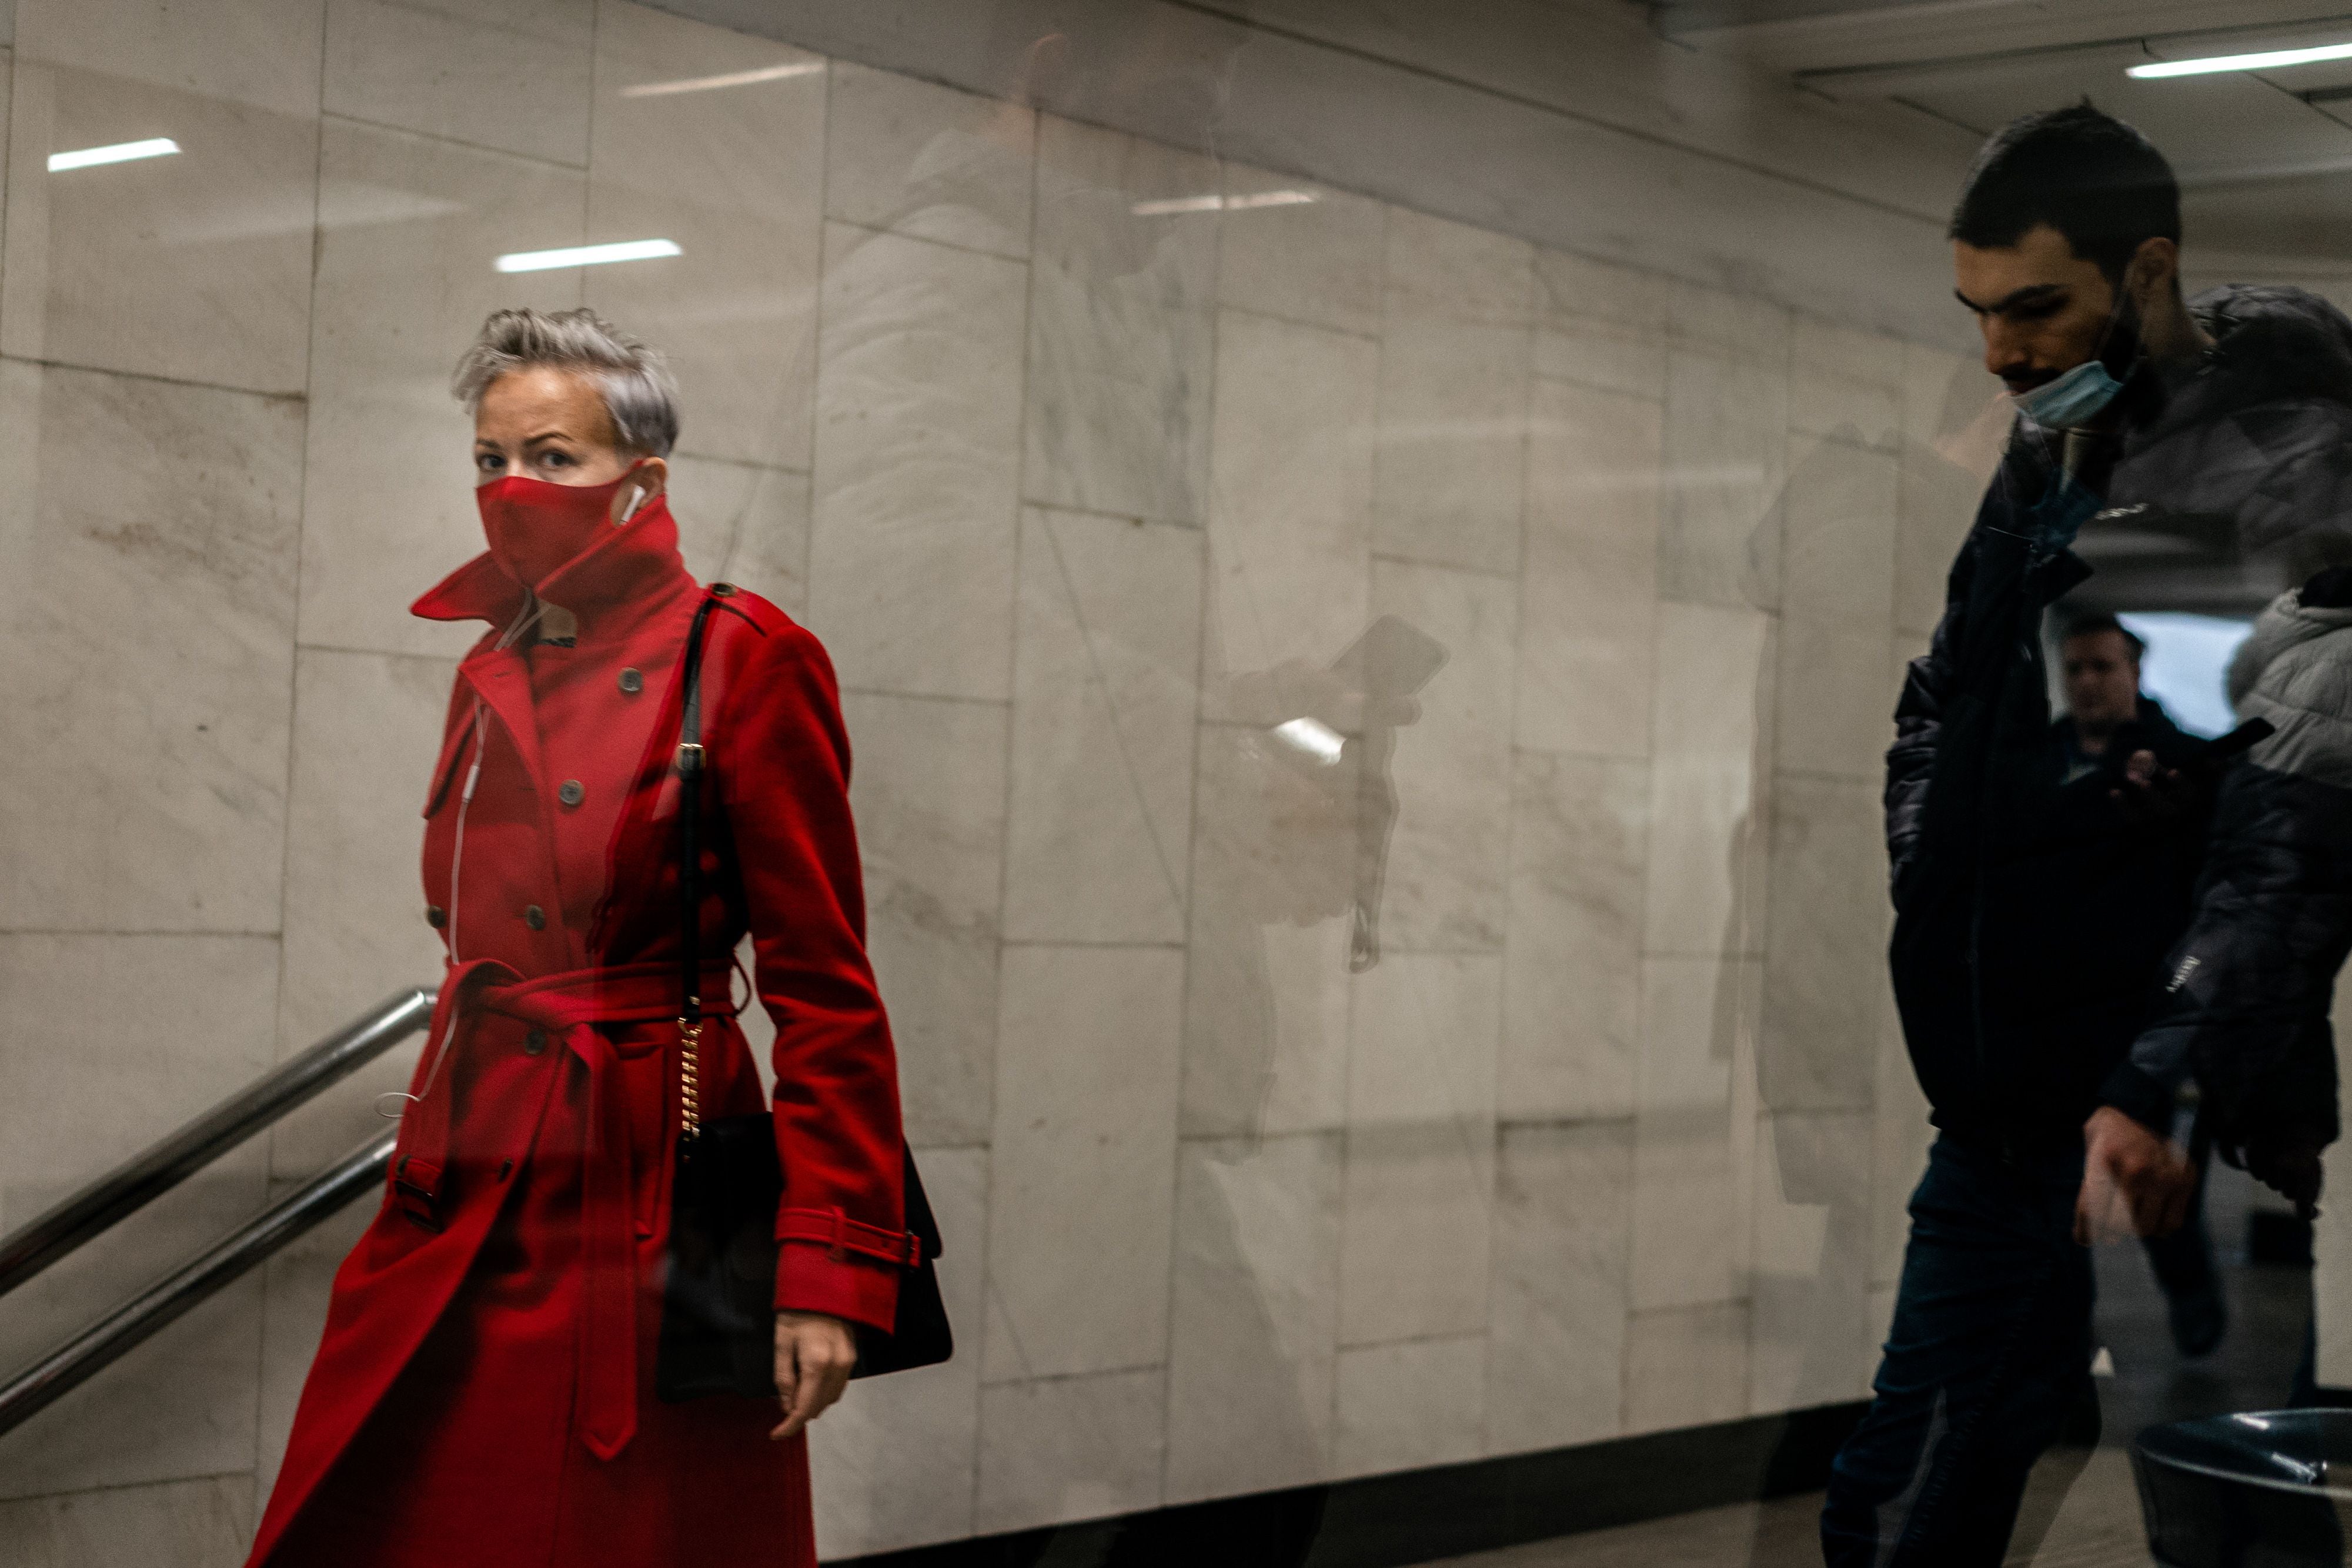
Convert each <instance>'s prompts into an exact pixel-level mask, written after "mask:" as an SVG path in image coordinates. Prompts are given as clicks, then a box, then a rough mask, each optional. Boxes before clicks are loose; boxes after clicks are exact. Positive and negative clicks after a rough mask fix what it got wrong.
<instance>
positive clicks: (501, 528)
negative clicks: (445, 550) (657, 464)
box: [474, 465, 636, 588]
mask: <svg viewBox="0 0 2352 1568" xmlns="http://www.w3.org/2000/svg"><path fill="white" fill-rule="evenodd" d="M635 473H636V468H635V465H632V466H631V467H630V469H629V472H628V473H626V474H624V475H622V476H620V477H619V478H617V479H615V480H614V481H613V482H612V483H611V484H609V485H551V484H549V483H548V482H547V481H546V480H544V479H527V478H525V477H523V476H521V475H520V474H509V475H508V476H506V477H505V478H503V479H493V480H491V481H490V482H489V483H488V484H487V485H478V486H475V487H474V505H475V506H476V507H479V508H480V510H481V514H482V534H483V537H484V538H488V540H489V543H490V555H491V558H492V559H495V560H496V561H497V562H498V563H499V570H501V571H503V572H505V573H506V574H507V575H508V576H509V577H511V578H513V579H514V580H516V581H517V582H519V583H520V584H522V586H524V587H525V588H537V587H538V586H539V585H540V584H541V583H542V582H544V581H546V580H548V578H549V577H551V575H553V573H554V572H555V570H556V569H557V568H559V567H562V566H563V565H564V564H565V563H567V562H569V561H570V560H571V559H572V558H573V557H575V556H577V555H578V554H580V552H581V551H583V550H584V549H587V548H588V547H589V546H590V545H592V544H593V543H594V542H595V541H596V538H597V535H598V534H600V533H602V532H604V530H606V529H608V528H611V527H612V526H613V524H612V516H613V497H614V494H615V493H616V492H617V491H619V489H620V488H621V486H624V485H626V484H629V483H631V481H632V478H633V476H635Z"/></svg>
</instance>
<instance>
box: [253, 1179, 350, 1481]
mask: <svg viewBox="0 0 2352 1568" xmlns="http://www.w3.org/2000/svg"><path fill="white" fill-rule="evenodd" d="M298 1185H299V1184H297V1183H294V1182H290V1181H289V1182H272V1183H270V1190H269V1197H270V1201H271V1202H273V1203H275V1202H277V1201H278V1200H279V1199H282V1198H284V1197H286V1196H287V1195H288V1194H289V1193H291V1192H293V1191H294V1190H295V1188H296V1186H298ZM379 1207H381V1198H380V1197H379V1196H378V1195H376V1194H373V1193H372V1194H369V1195H367V1196H366V1197H362V1198H361V1199H359V1200H358V1201H356V1202H354V1203H352V1205H351V1206H350V1207H347V1208H345V1209H344V1210H343V1211H342V1212H341V1213H340V1214H338V1215H335V1216H334V1217H332V1218H330V1219H327V1220H326V1221H324V1222H323V1223H321V1224H320V1226H319V1228H317V1229H315V1230H312V1231H310V1233H309V1234H308V1235H305V1236H302V1237H299V1238H298V1239H295V1240H294V1241H292V1242H290V1243H289V1244H288V1245H287V1247H286V1249H284V1250H283V1251H281V1252H279V1253H278V1255H277V1256H276V1257H274V1258H272V1259H271V1260H269V1261H268V1263H267V1264H265V1265H264V1266H263V1267H262V1269H261V1270H260V1275H261V1301H260V1311H259V1314H258V1316H259V1322H260V1336H261V1387H260V1396H259V1398H258V1400H257V1409H258V1411H259V1431H258V1433H257V1441H256V1443H255V1450H256V1451H255V1463H254V1474H253V1489H254V1495H255V1496H256V1497H258V1498H262V1499H265V1500H266V1499H267V1498H268V1496H269V1490H270V1488H272V1487H273V1486H275V1485H277V1483H278V1469H279V1468H280V1467H281V1466H282V1465H283V1464H284V1463H285V1459H286V1443H287V1439H288V1438H289V1437H291V1436H292V1435H293V1432H294V1411H295V1408H296V1406H299V1404H300V1403H301V1399H302V1385H303V1384H304V1382H305V1381H307V1380H308V1379H309V1377H310V1362H311V1360H312V1359H313V1358H314V1357H315V1356H317V1354H319V1341H320V1339H321V1338H323V1337H324V1336H325V1334H326V1332H327V1301H328V1297H329V1295H330V1294H331V1291H332V1290H333V1286H334V1282H335V1270H338V1269H340V1268H341V1267H342V1262H343V1259H344V1257H345V1255H347V1254H348V1253H349V1252H350V1251H351V1249H352V1248H353V1247H355V1246H357V1245H358V1244H359V1239H360V1236H361V1234H362V1232H363V1231H365V1230H366V1229H367V1228H368V1226H369V1224H370V1223H371V1222H372V1221H373V1219H374V1218H375V1216H376V1210H377V1209H378V1208H379Z"/></svg>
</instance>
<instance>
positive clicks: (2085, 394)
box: [2016, 360, 2124, 430]
mask: <svg viewBox="0 0 2352 1568" xmlns="http://www.w3.org/2000/svg"><path fill="white" fill-rule="evenodd" d="M2123 390H2124V383H2123V382H2119V381H2117V380H2116V378H2115V377H2114V376H2113V375H2112V374H2110V373H2109V372H2108V371H2107V367H2106V366H2105V363H2103V362H2102V361H2098V360H2085V361H2083V362H2082V363H2081V364H2079V365H2076V366H2075V367H2074V369H2073V370H2071V371H2067V372H2066V373H2065V374H2064V375H2062V376H2059V377H2057V378H2056V379H2055V380H2053V381H2047V382H2042V384H2041V385H2040V386H2038V387H2035V388H2034V389H2033V390H2032V392H2019V393H2018V394H2017V398H2016V402H2017V407H2018V412H2019V413H2022V414H2024V415H2025V417H2026V418H2028V419H2030V420H2032V422H2033V423H2036V424H2038V425H2040V426H2041V427H2042V429H2044V430H2078V429H2080V428H2081V427H2083V426H2084V425H2085V424H2088V423H2090V422H2091V421H2092V420H2094V419H2096V418H2097V417H2098V416H2099V414H2100V413H2101V411H2102V410H2104V409H2105V407H2106V406H2107V405H2108V404H2109V403H2111V402H2115V401H2116V393H2117V392H2122V391H2123Z"/></svg>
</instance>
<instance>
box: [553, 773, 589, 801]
mask: <svg viewBox="0 0 2352 1568" xmlns="http://www.w3.org/2000/svg"><path fill="white" fill-rule="evenodd" d="M555 798H556V799H557V800H561V801H562V802H563V803H564V804H565V805H567V806H577V805H578V804H580V802H581V801H583V800H586V799H587V798H588V791H587V790H586V789H584V788H583V786H582V785H581V782H580V780H579V779H565V780H564V781H563V787H562V789H558V790H556V792H555Z"/></svg>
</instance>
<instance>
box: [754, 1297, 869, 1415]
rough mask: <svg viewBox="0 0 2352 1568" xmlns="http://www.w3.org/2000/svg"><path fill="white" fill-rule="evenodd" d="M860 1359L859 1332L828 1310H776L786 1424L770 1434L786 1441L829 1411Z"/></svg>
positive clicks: (780, 1396)
mask: <svg viewBox="0 0 2352 1568" xmlns="http://www.w3.org/2000/svg"><path fill="white" fill-rule="evenodd" d="M856 1364H857V1336H856V1334H854V1333H850V1332H849V1325H848V1324H847V1323H845V1322H842V1321H841V1320H840V1319H839V1318H829V1317H827V1316H825V1315H824V1313H823V1312H778V1313H777V1314H776V1397H777V1399H778V1400H779V1401H780V1402H781V1403H782V1405H783V1407H784V1419H783V1424H782V1425H781V1426H779V1427H777V1428H776V1429H775V1430H774V1431H772V1432H771V1433H769V1434H768V1436H769V1437H771V1438H772V1439H773V1440H775V1441H777V1442H782V1441H783V1440H784V1439H785V1438H786V1437H792V1436H793V1434H794V1433H796V1432H799V1431H800V1430H801V1429H802V1428H803V1427H806V1426H807V1425H808V1424H809V1423H810V1422H812V1421H814V1420H815V1419H816V1418H817V1417H818V1416H821V1415H823V1414H824V1411H825V1409H826V1407H827V1406H831V1405H832V1403H833V1402H834V1401H835V1400H836V1399H838V1398H840V1397H841V1391H842V1390H843V1389H845V1388H846V1387H848V1386H849V1372H850V1369H851V1368H852V1367H854V1366H856Z"/></svg>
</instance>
